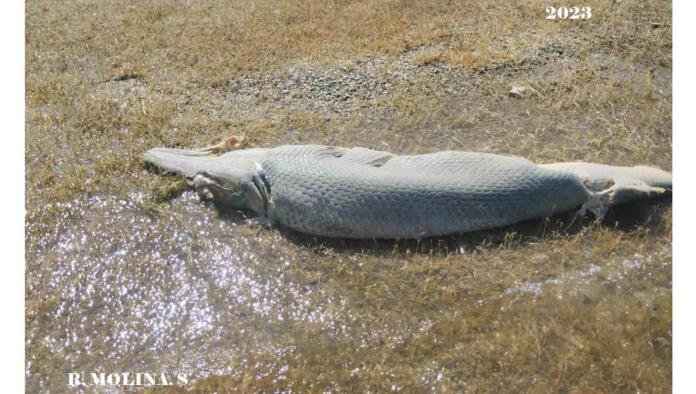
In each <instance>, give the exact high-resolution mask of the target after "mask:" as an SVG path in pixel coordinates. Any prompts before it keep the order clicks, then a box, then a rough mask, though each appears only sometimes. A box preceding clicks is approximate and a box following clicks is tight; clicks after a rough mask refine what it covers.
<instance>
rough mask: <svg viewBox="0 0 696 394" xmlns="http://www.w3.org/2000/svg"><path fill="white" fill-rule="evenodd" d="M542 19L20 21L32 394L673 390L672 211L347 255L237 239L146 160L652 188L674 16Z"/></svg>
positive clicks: (124, 17) (663, 130) (264, 1)
mask: <svg viewBox="0 0 696 394" xmlns="http://www.w3.org/2000/svg"><path fill="white" fill-rule="evenodd" d="M548 5H549V4H547V3H544V2H541V1H534V0H530V1H522V0H518V1H492V0H482V1H478V2H473V1H472V2H453V1H435V0H422V1H418V2H407V1H389V0H387V1H376V0H366V1H323V2H300V1H290V0H278V1H268V0H261V1H250V0H237V1H200V2H195V1H169V0H166V1H142V2H137V3H132V2H116V1H111V0H102V1H72V2H52V1H44V0H29V1H28V2H27V4H26V59H27V60H26V94H27V97H26V122H27V127H26V174H27V175H26V176H27V179H26V190H27V201H26V207H27V217H26V234H27V240H26V256H27V262H26V379H27V391H28V392H48V391H50V392H64V391H69V388H68V387H67V373H68V372H75V371H77V372H85V373H90V372H128V371H131V372H155V373H161V372H167V373H170V372H172V373H175V372H178V373H185V374H187V375H188V376H189V377H190V379H191V382H190V383H189V384H188V385H187V386H186V387H185V389H189V390H193V391H196V392H213V391H217V392H228V391H237V392H252V391H262V392H275V391H300V392H304V391H310V392H326V391H328V392H350V391H370V392H384V391H403V392H452V391H466V392H479V391H481V392H572V393H593V392H636V391H640V392H669V391H670V390H671V376H672V375H671V354H672V350H671V347H672V333H671V322H672V316H671V311H672V303H671V297H672V296H671V294H672V292H671V286H672V281H671V272H672V264H671V262H672V251H671V250H672V239H671V236H672V231H671V222H672V208H671V203H670V201H669V200H664V199H663V200H661V201H653V202H642V203H638V204H633V205H631V206H627V207H622V208H620V209H617V210H615V211H614V212H612V213H611V215H610V217H609V218H608V219H607V220H605V221H604V222H603V223H596V222H592V221H591V220H589V219H587V220H584V221H582V222H576V223H573V224H572V225H571V224H570V220H569V216H568V215H566V216H560V217H554V218H549V219H541V220H536V221H531V222H527V223H522V224H520V225H515V226H511V227H508V228H503V229H499V230H495V231H488V232H479V233H473V234H464V235H459V236H455V237H447V238H439V239H428V240H423V241H419V242H416V241H412V242H403V241H402V242H394V241H391V242H375V241H341V240H328V239H316V238H310V237H306V236H302V235H299V234H295V233H292V232H288V231H281V230H276V229H262V228H258V227H255V226H253V225H250V224H247V223H245V222H244V220H243V217H242V215H241V214H238V213H221V212H218V211H217V210H216V209H215V208H213V207H210V206H206V205H205V204H203V203H201V202H200V201H198V199H197V198H196V197H195V196H194V195H193V193H192V192H190V191H185V192H183V193H181V194H180V193H179V191H178V190H177V189H176V187H174V186H175V185H176V183H177V182H178V180H177V179H176V178H172V177H163V176H159V175H157V174H153V173H151V172H148V171H147V170H146V169H145V168H144V167H143V165H142V162H141V160H140V155H141V154H142V153H143V152H144V151H146V150H147V149H149V148H152V147H156V146H177V147H186V148H191V147H200V146H204V145H209V144H211V143H215V142H218V141H219V140H221V139H222V138H223V137H225V136H228V135H232V134H237V135H244V136H245V137H246V143H247V144H248V145H250V146H259V147H270V146H276V145H280V144H300V143H316V144H332V145H343V146H363V147H368V148H373V149H379V150H389V151H392V152H394V153H425V152H433V151H438V150H446V149H450V150H471V151H481V152H493V153H506V154H515V155H519V156H523V157H525V158H528V159H530V160H532V161H535V162H540V163H546V162H553V161H570V160H583V161H593V162H600V163H607V164H617V165H635V164H651V165H655V166H659V167H662V168H663V169H666V170H670V169H671V161H672V156H671V149H672V139H671V121H672V106H671V103H672V77H671V69H672V40H671V34H672V32H671V17H672V14H671V3H670V2H669V1H666V0H647V1H638V0H623V1H617V0H614V1H603V0H601V1H588V2H586V3H584V4H578V5H581V6H591V7H592V8H593V16H592V18H591V19H590V20H586V21H578V20H565V21H555V22H552V21H549V20H546V19H544V16H545V13H544V9H545V7H546V6H548ZM568 5H569V6H570V5H574V4H568ZM513 86H525V87H527V88H528V89H527V92H526V94H525V95H524V97H521V98H518V97H511V96H510V95H508V92H509V91H510V89H511V88H512V87H513ZM179 390H183V389H182V388H169V389H165V390H160V389H156V390H155V391H157V392H161V391H173V392H176V391H179ZM87 391H89V390H87ZM97 391H99V390H97Z"/></svg>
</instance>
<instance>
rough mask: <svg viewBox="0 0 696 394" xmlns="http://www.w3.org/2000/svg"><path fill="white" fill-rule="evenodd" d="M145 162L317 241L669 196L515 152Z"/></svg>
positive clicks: (432, 232) (608, 170)
mask: <svg viewBox="0 0 696 394" xmlns="http://www.w3.org/2000/svg"><path fill="white" fill-rule="evenodd" d="M143 158H144V160H145V161H146V162H148V163H151V164H153V165H154V166H156V167H159V168H161V169H162V170H164V171H167V172H174V173H178V174H180V175H183V176H186V177H188V178H191V179H192V180H193V185H194V188H195V189H196V191H197V192H198V194H199V195H200V196H201V197H202V198H207V199H212V200H215V201H217V202H222V203H224V204H226V205H229V206H232V207H234V208H236V209H240V210H247V211H251V212H254V213H256V214H258V215H263V216H265V217H266V218H267V219H268V220H269V221H270V223H272V224H275V225H280V226H285V227H289V228H291V229H294V230H296V231H299V232H302V233H306V234H311V235H316V236H323V237H337V238H381V239H406V238H424V237H432V236H442V235H448V234H454V233H462V232H468V231H475V230H482V229H489V228H494V227H500V226H504V225H508V224H513V223H516V222H520V221H524V220H527V219H532V218H538V217H545V216H550V215H554V214H556V213H561V212H564V211H569V210H572V209H579V211H578V212H579V213H582V214H584V213H585V211H587V210H590V211H592V212H593V213H594V214H595V216H600V217H601V216H602V215H603V214H604V213H605V212H606V209H607V208H608V207H609V206H611V205H615V204H620V203H624V202H627V201H631V200H636V199H641V198H648V197H654V196H658V195H661V194H663V193H665V192H666V191H671V188H672V174H671V173H669V172H667V171H663V170H661V169H658V168H654V167H648V166H636V167H618V166H609V165H601V164H593V163H581V162H575V163H553V164H542V165H537V164H534V163H532V162H530V161H528V160H526V159H523V158H521V157H516V156H506V155H497V154H489V153H476V152H460V151H445V152H437V153H430V154H422V155H403V156H401V155H395V154H392V153H389V152H382V151H376V150H371V149H366V148H343V147H336V146H324V145H284V146H279V147H276V148H268V149H264V148H252V149H240V150H232V151H229V152H227V153H224V154H222V155H220V156H210V155H209V154H208V153H206V152H203V151H189V150H181V149H168V148H155V149H152V150H150V151H148V152H146V153H145V154H144V156H143Z"/></svg>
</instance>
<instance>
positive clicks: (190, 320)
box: [26, 192, 671, 392]
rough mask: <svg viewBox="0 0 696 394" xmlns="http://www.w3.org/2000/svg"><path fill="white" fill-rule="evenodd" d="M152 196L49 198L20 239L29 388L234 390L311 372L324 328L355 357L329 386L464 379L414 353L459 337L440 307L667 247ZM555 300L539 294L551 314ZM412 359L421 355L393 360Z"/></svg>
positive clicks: (609, 269)
mask: <svg viewBox="0 0 696 394" xmlns="http://www.w3.org/2000/svg"><path fill="white" fill-rule="evenodd" d="M146 202H147V199H146V196H145V195H144V194H139V193H134V194H131V195H130V197H129V198H128V199H119V198H116V197H108V196H102V197H91V198H89V199H86V200H75V201H72V202H70V203H64V204H62V205H60V206H57V207H53V206H46V207H44V209H48V210H55V209H60V210H61V212H63V216H62V219H61V221H60V223H59V225H58V226H56V227H55V228H53V229H52V230H51V231H50V232H44V234H45V235H44V236H42V237H40V238H39V239H36V240H33V241H35V242H30V243H29V244H28V255H27V261H28V267H27V295H28V299H29V300H30V302H29V303H28V305H27V332H26V334H27V339H26V341H27V371H26V373H27V384H28V385H27V389H28V391H30V392H38V391H46V390H48V391H64V390H65V389H66V387H67V386H66V384H67V373H68V372H82V373H86V374H89V373H90V372H107V373H109V372H128V371H131V372H152V373H157V374H159V373H162V372H165V373H171V374H176V373H183V374H186V375H187V376H188V377H189V379H190V380H192V381H194V382H200V381H201V379H203V378H205V377H208V376H214V375H222V376H225V377H227V378H228V379H233V380H234V381H235V382H237V381H239V382H246V383H245V384H247V385H249V384H251V386H238V388H239V387H242V391H244V389H243V387H251V388H255V389H262V390H268V389H269V388H273V387H275V388H276V389H277V388H283V387H284V388H292V387H293V386H297V385H298V384H299V385H300V386H307V383H308V382H306V381H303V380H297V377H294V376H293V374H292V371H293V370H295V369H297V368H298V365H297V363H298V362H299V361H302V360H304V361H306V359H307V358H308V357H318V358H324V359H325V361H321V362H320V364H321V363H322V362H325V363H326V364H327V365H332V364H333V363H332V361H331V358H332V357H333V356H334V353H333V350H331V349H330V348H329V347H328V346H331V344H339V345H338V346H340V347H341V348H342V349H343V350H344V351H347V352H348V353H351V352H356V353H355V354H356V355H357V354H358V353H360V352H365V356H364V357H365V359H364V360H363V361H364V362H360V361H358V360H360V359H359V358H357V359H353V358H352V357H353V356H351V357H350V358H349V359H346V357H347V356H346V354H336V355H335V356H336V362H338V363H339V365H340V368H339V370H336V369H334V370H329V371H328V372H327V375H328V377H329V378H330V379H329V380H328V383H327V384H328V385H327V386H324V388H327V389H341V388H343V389H345V388H346V386H345V384H344V383H342V381H341V379H348V380H350V379H366V381H368V382H369V381H370V380H371V379H374V380H375V382H374V383H373V385H374V387H383V388H385V387H386V388H389V389H392V390H394V391H399V390H400V389H402V388H404V387H406V388H408V387H411V388H413V387H416V388H419V389H420V390H427V391H433V392H437V391H442V390H445V391H446V390H447V388H448V387H449V388H452V387H460V388H461V387H462V386H461V385H460V384H459V383H456V382H458V381H459V379H460V378H462V377H465V376H466V373H464V372H466V370H464V371H461V370H459V369H458V368H453V367H452V366H451V365H449V364H448V363H446V362H443V361H442V360H438V358H437V357H433V358H432V359H428V358H426V359H421V357H420V356H418V357H414V356H409V352H426V353H427V352H428V351H435V352H436V353H435V354H437V351H436V350H437V349H442V347H443V346H457V343H459V342H461V338H458V339H455V338H449V339H448V336H447V335H444V336H442V335H441V334H440V333H439V331H438V327H441V326H442V325H443V322H452V321H456V320H457V319H464V320H467V317H466V316H467V314H472V315H477V314H478V315H480V314H482V313H483V314H486V313H491V312H486V311H487V309H486V308H488V307H489V305H496V306H495V307H494V308H495V309H493V310H498V309H497V308H500V309H499V311H498V312H495V313H504V311H505V308H510V307H513V308H514V304H515V303H516V302H518V301H519V300H521V301H520V302H523V303H527V302H531V303H532V304H534V303H536V300H537V299H539V298H540V297H543V296H544V295H547V294H549V295H552V297H560V298H561V299H562V298H563V297H566V298H568V299H577V300H579V301H578V302H579V303H582V302H586V299H587V298H588V297H589V298H590V299H594V300H601V297H602V294H603V293H604V292H606V291H607V289H615V288H616V287H617V286H618V287H619V288H620V287H621V286H627V285H628V286H630V283H627V281H630V280H635V277H636V275H638V276H639V277H641V278H645V277H646V276H650V275H652V273H651V270H654V267H655V264H657V263H659V264H660V266H662V267H663V269H664V270H666V272H669V271H670V270H671V265H670V261H669V260H667V259H665V257H667V256H666V255H665V254H664V253H665V251H664V250H657V249H655V248H654V247H652V248H653V249H655V250H653V251H651V250H650V248H651V247H648V248H647V249H646V248H645V247H641V248H640V249H641V252H635V251H634V252H631V248H630V244H631V242H634V243H635V241H631V240H630V239H629V240H627V241H624V240H621V239H619V240H617V241H615V242H617V243H618V244H623V243H627V245H628V246H629V247H626V248H624V249H625V250H622V251H620V252H619V253H618V254H617V255H616V256H615V257H611V258H610V259H609V260H607V261H602V260H597V258H598V257H599V258H601V256H602V247H603V246H602V245H601V242H602V241H601V239H598V238H597V237H592V236H586V235H583V234H582V232H583V231H585V230H583V229H582V228H581V230H580V232H581V233H578V234H568V233H566V234H562V235H560V236H559V237H557V238H551V239H548V238H546V239H545V238H543V237H542V238H534V237H532V238H531V239H532V241H524V240H523V241H518V242H513V244H511V245H509V246H506V244H505V242H506V241H505V239H507V238H510V237H509V233H508V232H504V231H503V232H500V236H501V237H502V238H503V241H498V240H495V239H492V238H491V239H488V241H486V238H485V237H484V238H483V240H481V239H475V240H473V241H472V240H471V239H469V238H467V236H464V237H461V238H453V239H450V240H445V241H443V242H444V243H445V245H446V246H445V247H444V248H443V247H442V246H441V245H440V244H439V243H438V242H439V241H431V243H430V244H428V243H427V242H423V243H417V242H410V243H402V244H398V243H394V242H392V243H389V242H380V243H374V242H372V243H371V242H369V241H365V242H361V241H357V242H352V243H347V244H346V243H342V242H340V241H330V240H315V239H309V238H306V237H302V236H300V235H297V234H292V233H290V234H288V233H284V232H282V231H278V230H273V229H262V228H257V227H254V226H253V225H250V224H247V223H245V222H244V219H243V217H241V216H240V215H238V214H232V215H230V214H221V213H219V212H218V211H217V210H216V209H215V208H213V207H210V206H206V205H204V204H203V203H201V202H199V201H198V199H197V197H196V196H195V195H194V193H192V192H186V193H184V194H183V195H182V196H181V197H180V198H177V199H175V200H173V201H172V204H171V206H168V205H165V206H162V207H160V208H155V209H153V208H152V207H151V206H150V205H148V204H147V203H146ZM647 209H648V210H652V211H655V209H656V208H654V207H653V208H647ZM664 209H668V208H663V210H664ZM538 224H539V223H533V224H532V227H534V226H537V227H538ZM33 225H38V224H32V223H29V224H28V227H29V230H31V226H33ZM597 231H600V232H601V231H602V230H597ZM617 231H618V230H617ZM503 234H505V235H503ZM605 235H606V234H605ZM608 236H609V237H610V238H613V237H614V235H613V234H609V235H608ZM583 237H585V238H588V239H584V238H583ZM621 237H622V236H621V235H619V238H621ZM433 242H435V243H433ZM545 242H546V243H549V244H552V245H553V246H552V247H556V248H558V247H559V245H560V247H561V248H563V247H569V246H566V244H569V243H576V244H577V243H579V244H578V245H577V246H576V245H573V246H572V250H573V253H578V256H575V257H573V258H571V259H569V260H568V261H565V262H558V257H554V256H553V254H552V253H548V252H546V251H545V250H544V249H545V246H544V243H545ZM641 242H644V241H641ZM438 245H440V246H438ZM477 245H478V246H477ZM569 248H570V247H569ZM651 253H656V256H653V255H652V254H651ZM623 255H625V257H622V256H623ZM516 259H519V260H521V261H520V263H519V264H516V263H515V261H514V260H516ZM660 259H661V260H660ZM525 260H529V261H530V263H525V262H524V261H525ZM656 260H660V261H659V262H656ZM611 261H615V263H611ZM514 270H519V271H514ZM663 278H664V276H658V277H657V278H656V279H655V280H654V281H652V282H651V281H648V283H649V284H650V286H652V287H653V288H652V289H648V290H649V291H647V292H646V293H645V294H643V295H641V297H642V299H643V301H644V302H645V303H646V305H652V304H653V303H654V299H655V297H657V296H660V295H663V294H667V295H669V287H670V286H671V285H670V284H669V283H664V279H663ZM665 286H666V287H665ZM612 291H613V290H612ZM665 292H667V293H665ZM35 300H40V301H35ZM501 300H503V304H507V305H508V306H507V307H506V306H499V304H500V305H503V304H501ZM583 300H585V301H583ZM555 307H557V306H554V305H551V306H548V305H547V306H546V307H540V308H542V310H543V309H544V308H545V309H546V310H543V311H542V312H543V313H542V314H545V313H551V314H553V313H554V311H553V310H551V311H549V310H548V309H549V308H551V309H553V308H555ZM537 312H539V311H537ZM534 318H537V317H534ZM487 324H489V323H487ZM439 329H440V330H441V329H442V328H439ZM439 337H441V338H440V339H438V338H439ZM426 338H427V340H426ZM424 341H425V342H424ZM448 341H450V342H451V343H448ZM429 348H431V349H430V350H428V349H429ZM440 351H441V350H440ZM395 352H396V354H398V357H397V358H396V359H394V357H395V355H394V353H395ZM385 357H386V359H385V360H386V361H379V360H381V359H384V358H385ZM375 360H377V361H378V362H377V364H380V365H382V368H383V369H382V370H381V371H379V372H375V364H374V362H375ZM409 360H412V361H413V362H414V363H415V364H416V366H415V367H413V370H411V371H410V372H408V373H406V372H404V371H401V370H400V369H401V368H402V367H403V363H404V362H409ZM418 360H420V361H418ZM304 361H303V362H304ZM332 368H336V366H335V365H334V366H333V367H332ZM368 370H369V371H368ZM375 373H376V375H375ZM332 374H335V376H332ZM346 374H348V375H346ZM344 375H346V376H344ZM460 375H461V376H460ZM250 376H251V378H250ZM341 376H343V378H341ZM361 376H364V377H363V378H361ZM444 376H448V377H449V380H448V379H444V378H443V377H444ZM377 380H378V381H379V383H377ZM250 382H251V383H250ZM389 382H393V383H391V384H389ZM453 382H455V383H453ZM385 384H386V386H384V385H385ZM413 385H415V386H413ZM310 387H311V384H310ZM368 387H369V385H368Z"/></svg>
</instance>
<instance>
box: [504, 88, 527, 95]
mask: <svg viewBox="0 0 696 394" xmlns="http://www.w3.org/2000/svg"><path fill="white" fill-rule="evenodd" d="M526 92H527V88H526V87H524V86H513V87H512V89H510V91H509V92H508V95H510V97H515V98H522V97H524V95H525V93H526Z"/></svg>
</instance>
